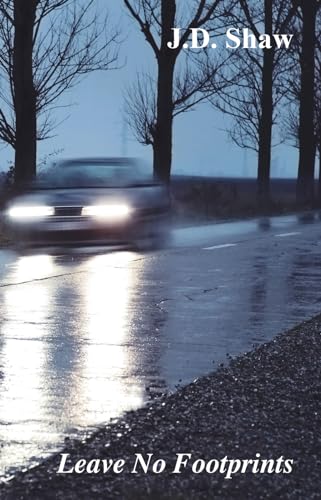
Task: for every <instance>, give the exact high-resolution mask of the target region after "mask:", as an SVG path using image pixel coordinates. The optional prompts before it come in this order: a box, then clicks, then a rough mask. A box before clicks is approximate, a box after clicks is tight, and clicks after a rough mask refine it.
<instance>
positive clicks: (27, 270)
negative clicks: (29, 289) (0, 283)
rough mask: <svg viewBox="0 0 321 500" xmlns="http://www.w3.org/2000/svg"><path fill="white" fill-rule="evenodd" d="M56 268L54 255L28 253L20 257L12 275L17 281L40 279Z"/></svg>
mask: <svg viewBox="0 0 321 500" xmlns="http://www.w3.org/2000/svg"><path fill="white" fill-rule="evenodd" d="M54 268H55V266H54V262H53V258H52V256H50V255H28V256H24V257H20V258H19V259H18V261H17V262H16V263H15V267H14V269H13V272H12V273H11V276H10V277H11V278H14V281H15V282H17V283H23V282H24V281H30V280H35V279H37V280H38V279H42V278H45V277H47V276H48V275H49V274H52V272H53V270H54Z"/></svg>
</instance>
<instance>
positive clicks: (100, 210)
mask: <svg viewBox="0 0 321 500" xmlns="http://www.w3.org/2000/svg"><path fill="white" fill-rule="evenodd" d="M131 212H132V210H131V208H130V207H129V206H128V205H126V204H124V203H123V204H117V205H116V204H115V205H92V206H88V207H83V209H82V211H81V215H86V216H89V217H97V218H99V219H110V220H120V219H127V218H128V217H129V215H130V214H131Z"/></svg>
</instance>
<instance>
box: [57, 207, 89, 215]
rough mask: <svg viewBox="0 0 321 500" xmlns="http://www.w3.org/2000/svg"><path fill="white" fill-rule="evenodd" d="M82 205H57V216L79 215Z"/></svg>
mask: <svg viewBox="0 0 321 500" xmlns="http://www.w3.org/2000/svg"><path fill="white" fill-rule="evenodd" d="M81 211H82V207H55V216H56V217H79V216H81Z"/></svg>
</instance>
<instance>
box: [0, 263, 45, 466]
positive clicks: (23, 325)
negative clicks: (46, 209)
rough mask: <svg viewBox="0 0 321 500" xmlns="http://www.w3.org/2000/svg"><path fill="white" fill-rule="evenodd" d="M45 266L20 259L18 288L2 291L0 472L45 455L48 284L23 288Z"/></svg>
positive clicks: (10, 287) (14, 271)
mask: <svg viewBox="0 0 321 500" xmlns="http://www.w3.org/2000/svg"><path fill="white" fill-rule="evenodd" d="M48 262H50V261H48V260H47V258H46V257H45V256H39V258H38V257H36V256H35V257H32V258H30V259H29V258H27V257H23V258H21V259H19V260H18V261H17V263H16V267H15V269H14V270H13V272H12V274H11V278H14V282H18V283H22V284H20V285H17V286H8V287H5V288H3V290H2V308H1V314H2V319H3V324H2V328H1V336H2V338H3V339H4V340H3V345H2V349H1V364H2V370H3V373H4V378H3V380H2V383H1V386H0V420H1V422H2V423H5V422H7V423H8V424H10V425H1V426H0V440H1V442H2V443H4V448H3V449H2V452H3V456H2V459H1V466H2V467H3V466H12V465H13V464H15V465H16V466H18V465H19V464H20V463H21V464H23V463H25V462H26V460H28V459H29V458H30V456H32V455H36V454H39V449H40V450H41V449H43V450H45V449H46V443H47V441H48V432H47V425H46V422H48V418H50V415H48V412H47V411H46V410H47V404H46V402H45V399H46V397H48V396H49V395H48V391H46V387H45V381H46V376H45V373H46V364H47V349H46V348H47V344H46V342H44V341H43V339H44V337H45V336H46V335H48V333H49V332H48V324H47V318H48V316H49V315H50V307H51V293H50V287H48V283H46V282H42V281H38V282H36V283H35V282H30V283H28V282H27V283H23V282H26V281H28V280H29V279H31V276H32V275H33V276H34V275H35V269H37V270H38V273H40V274H38V275H43V274H41V273H44V272H45V269H46V268H47V267H46V266H47V264H48ZM49 267H50V266H49ZM50 268H51V267H50ZM50 439H52V435H51V436H50ZM7 443H9V449H6V446H7ZM10 443H11V446H10ZM35 443H38V445H35ZM41 443H42V446H41ZM40 452H41V451H40Z"/></svg>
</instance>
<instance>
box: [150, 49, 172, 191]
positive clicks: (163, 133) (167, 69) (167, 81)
mask: <svg viewBox="0 0 321 500" xmlns="http://www.w3.org/2000/svg"><path fill="white" fill-rule="evenodd" d="M161 57H162V59H163V60H161V59H160V60H159V66H158V89H157V123H156V130H155V137H154V145H153V148H154V173H155V174H156V176H157V177H158V178H159V179H161V180H162V181H163V182H166V183H169V180H170V173H171V164H172V136H173V74H174V65H173V64H172V62H171V60H170V59H168V58H167V57H166V55H164V56H161Z"/></svg>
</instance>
